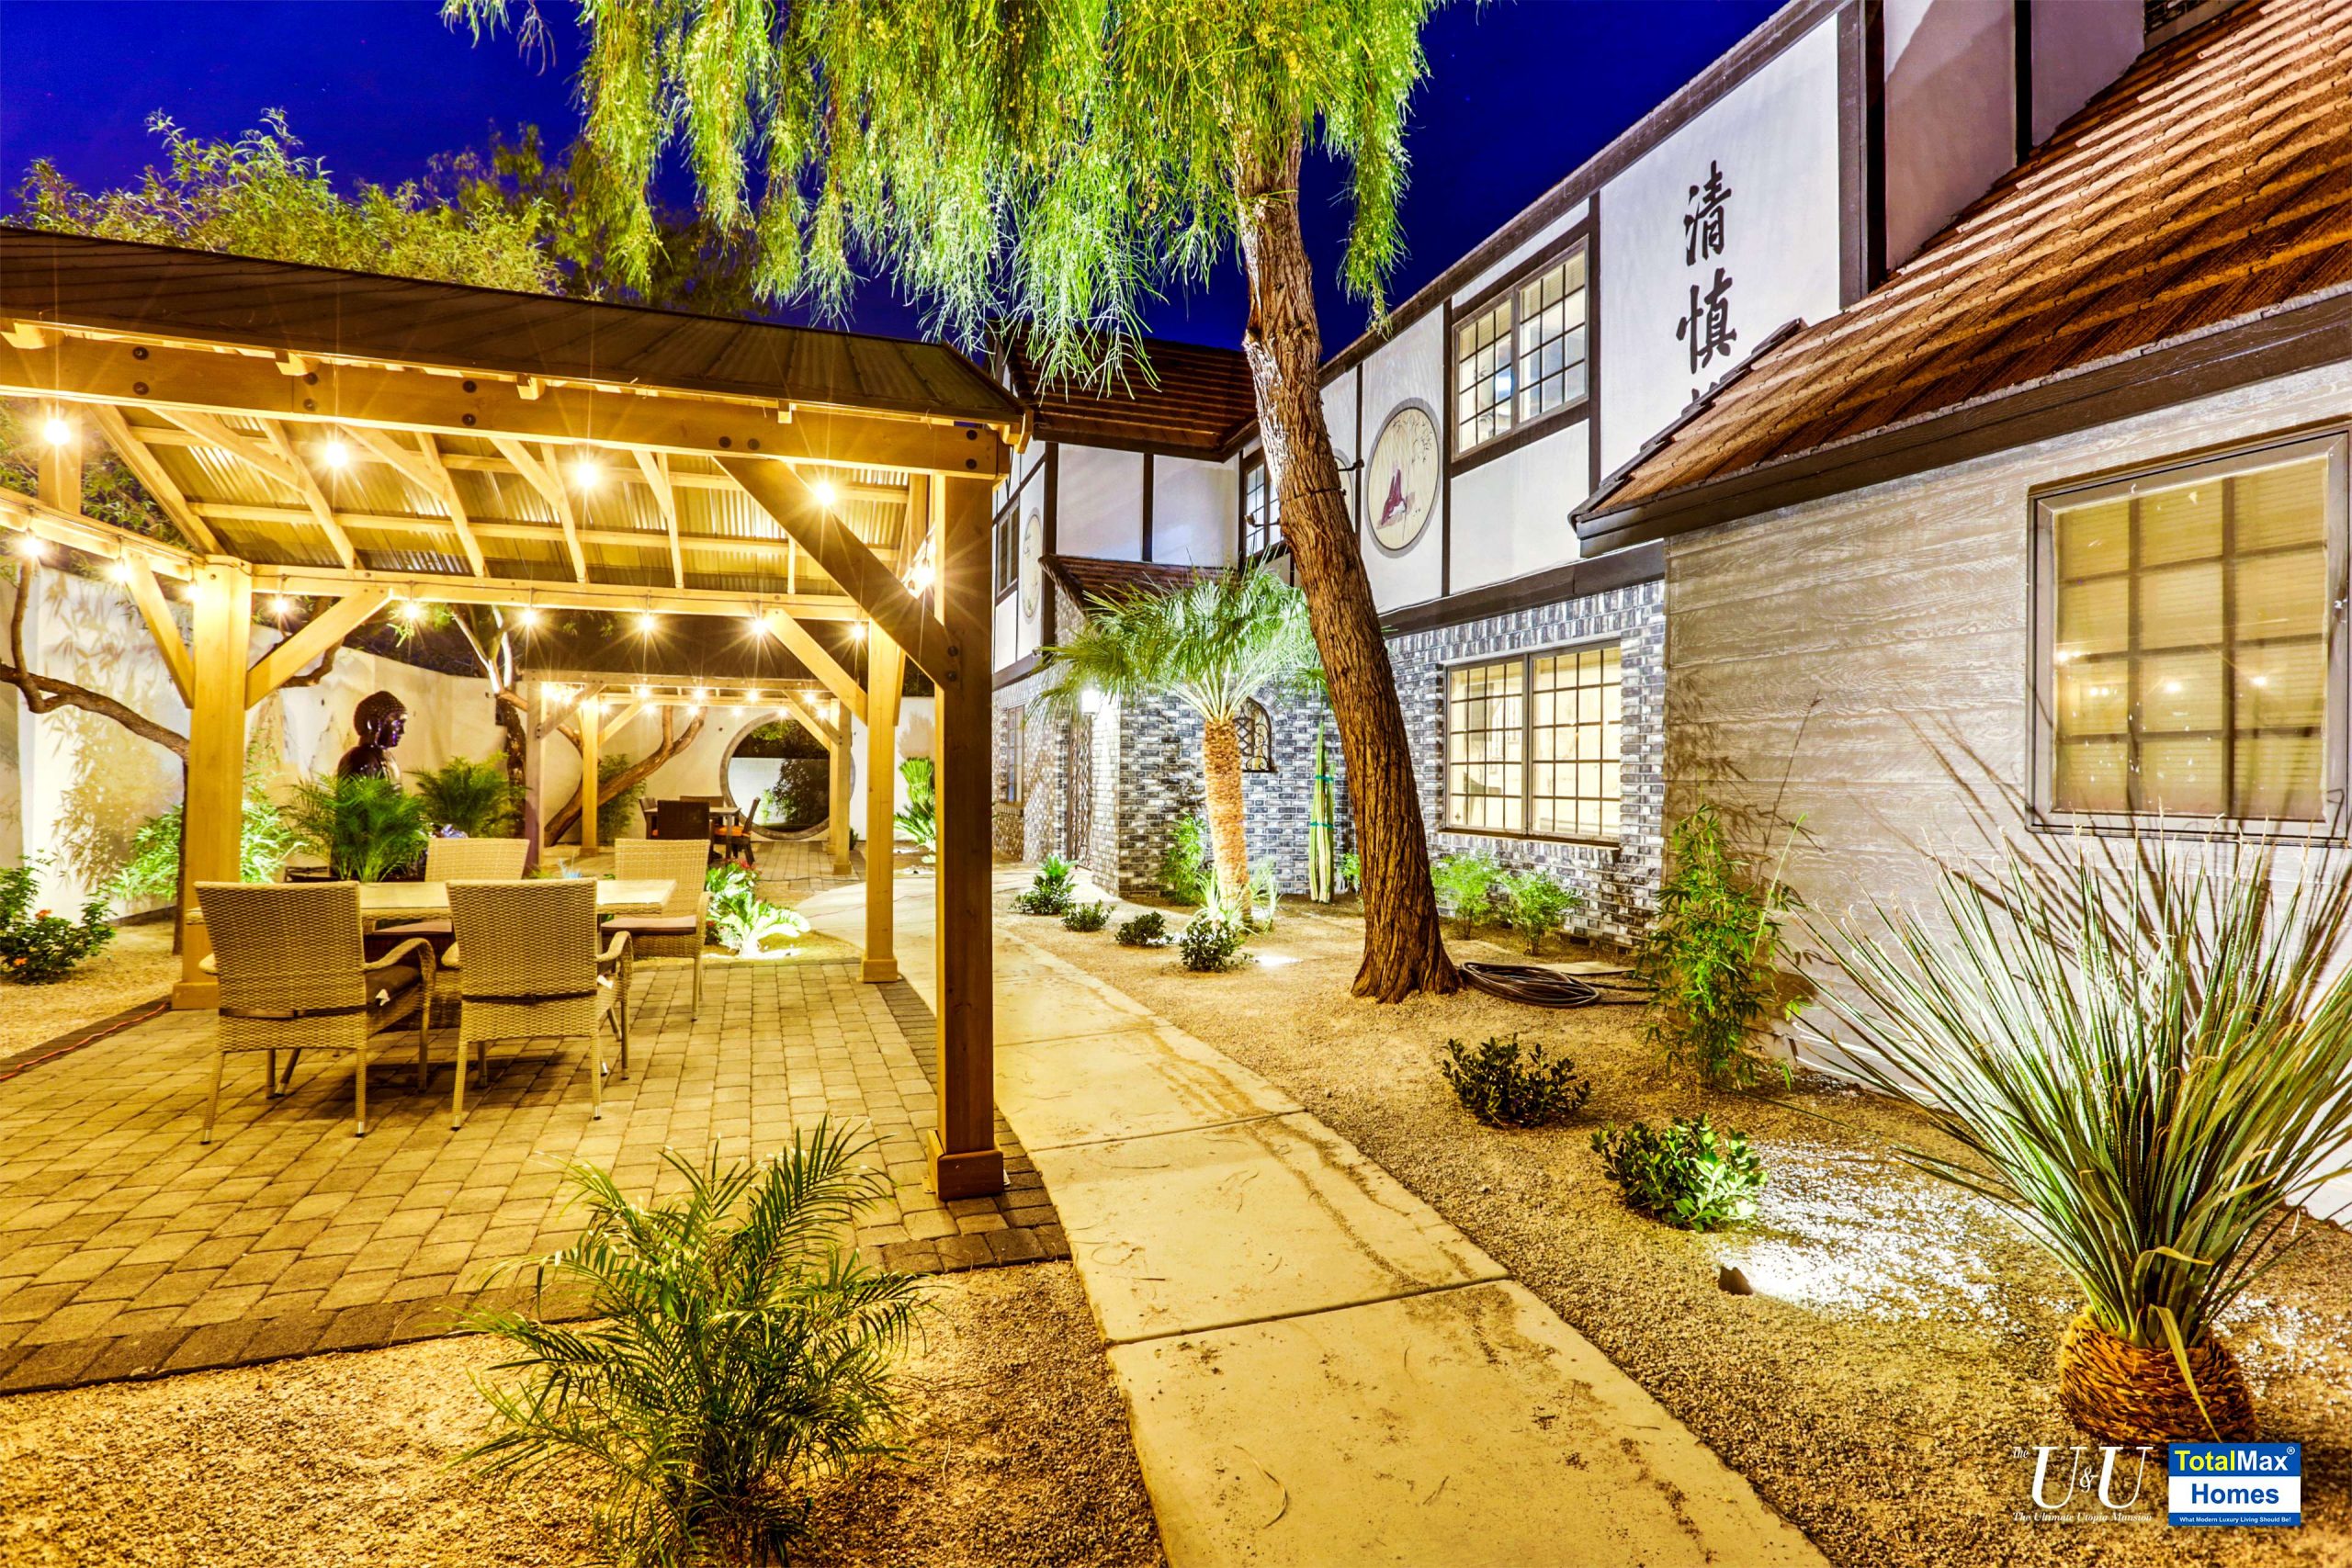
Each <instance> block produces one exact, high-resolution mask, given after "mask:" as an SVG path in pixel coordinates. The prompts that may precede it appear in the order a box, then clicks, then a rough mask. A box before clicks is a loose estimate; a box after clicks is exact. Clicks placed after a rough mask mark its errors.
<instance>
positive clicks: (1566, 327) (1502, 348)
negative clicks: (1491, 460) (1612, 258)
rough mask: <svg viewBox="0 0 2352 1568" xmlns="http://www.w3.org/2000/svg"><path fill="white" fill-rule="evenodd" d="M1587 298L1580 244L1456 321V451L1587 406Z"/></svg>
mask: <svg viewBox="0 0 2352 1568" xmlns="http://www.w3.org/2000/svg"><path fill="white" fill-rule="evenodd" d="M1585 298H1586V295H1585V252H1584V247H1583V246H1582V245H1578V246H1577V248H1576V249H1574V250H1572V251H1570V252H1569V253H1568V254H1566V255H1565V256H1563V257H1561V258H1560V259H1559V260H1558V261H1556V262H1554V263H1553V264H1551V265H1548V266H1546V267H1544V269H1543V270H1541V271H1539V272H1537V273H1536V274H1534V275H1533V276H1531V277H1528V278H1527V279H1525V280H1524V281H1522V282H1521V283H1518V284H1515V285H1513V286H1512V287H1510V288H1506V289H1504V290H1503V292H1502V294H1501V295H1500V296H1499V297H1498V298H1497V299H1495V300H1494V301H1493V302H1492V303H1490V304H1487V305H1485V306H1480V307H1474V309H1473V313H1472V314H1470V315H1468V316H1467V317H1465V318H1463V319H1459V320H1457V321H1456V322H1455V324H1454V329H1453V400H1454V401H1453V410H1454V412H1453V420H1454V424H1453V449H1454V450H1455V451H1456V452H1468V451H1471V450H1472V449H1474V448H1476V447H1478V446H1484V445H1485V444H1486V443H1487V442H1489V441H1492V440H1494V439H1496V438H1497V437H1498V436H1501V435H1506V434H1510V432H1511V431H1514V430H1520V429H1524V428H1526V427H1527V426H1529V425H1532V424H1535V423H1539V422H1541V421H1543V420H1544V419H1545V418H1547V417H1548V416H1550V415H1552V414H1555V413H1558V412H1561V411H1563V410H1566V409H1568V408H1572V407H1574V406H1575V405H1577V404H1579V403H1581V402H1583V401H1584V399H1585V367H1586V350H1585V341H1586V340H1585Z"/></svg>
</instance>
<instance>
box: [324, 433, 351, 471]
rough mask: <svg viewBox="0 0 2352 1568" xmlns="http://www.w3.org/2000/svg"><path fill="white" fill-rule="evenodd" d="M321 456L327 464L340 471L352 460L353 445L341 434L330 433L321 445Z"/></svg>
mask: <svg viewBox="0 0 2352 1568" xmlns="http://www.w3.org/2000/svg"><path fill="white" fill-rule="evenodd" d="M319 456H320V457H321V458H322V459H323V460H324V461H325V463H326V466H327V467H328V468H334V469H335V470H337V471H338V472H340V471H341V470H342V469H343V468H344V467H345V465H346V464H348V463H349V462H350V461H351V447H350V446H348V445H347V444H345V441H344V439H343V437H342V436H340V435H330V436H328V437H327V438H326V441H325V443H324V444H323V445H322V446H320V447H319Z"/></svg>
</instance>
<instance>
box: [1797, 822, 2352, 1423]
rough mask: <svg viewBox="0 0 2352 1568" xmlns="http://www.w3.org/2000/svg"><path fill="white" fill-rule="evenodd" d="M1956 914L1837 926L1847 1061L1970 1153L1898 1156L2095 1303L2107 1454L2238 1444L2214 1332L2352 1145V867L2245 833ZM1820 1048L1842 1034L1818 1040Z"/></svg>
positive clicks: (2058, 869)
mask: <svg viewBox="0 0 2352 1568" xmlns="http://www.w3.org/2000/svg"><path fill="white" fill-rule="evenodd" d="M1941 895H1942V896H1941V907H1942V911H1943V916H1944V921H1943V923H1942V924H1941V925H1940V926H1930V925H1929V924H1928V922H1926V921H1924V920H1922V919H1918V918H1917V917H1916V916H1914V915H1911V914H1907V913H1904V914H1891V913H1888V912H1887V911H1884V910H1882V911H1880V914H1879V925H1878V927H1877V928H1876V929H1874V930H1871V931H1863V932H1857V931H1854V930H1853V929H1851V928H1849V927H1840V926H1836V925H1829V924H1822V925H1819V926H1816V931H1817V933H1818V934H1819V935H1820V936H1821V937H1822V938H1823V944H1824V947H1825V949H1826V952H1827V953H1828V956H1829V958H1830V960H1831V962H1832V964H1834V966H1835V967H1836V968H1837V969H1838V971H1840V972H1841V973H1842V976H1843V977H1844V979H1845V980H1846V981H1847V982H1848V985H1847V986H1844V987H1840V986H1834V985H1833V986H1830V987H1825V988H1824V995H1823V1004H1824V1006H1825V1008H1826V1011H1827V1012H1828V1014H1829V1015H1830V1016H1832V1017H1834V1018H1836V1019H1837V1020H1838V1021H1840V1022H1841V1023H1842V1024H1843V1025H1844V1026H1845V1027H1844V1031H1843V1035H1844V1038H1841V1039H1838V1040H1837V1041H1836V1042H1835V1044H1836V1047H1837V1049H1838V1055H1839V1057H1840V1058H1841V1060H1842V1061H1843V1063H1844V1064H1845V1065H1847V1066H1850V1067H1851V1068H1852V1069H1853V1070H1855V1071H1858V1072H1859V1073H1860V1075H1861V1076H1862V1077H1865V1078H1867V1079H1868V1080H1870V1081H1871V1083H1872V1084H1874V1085H1875V1086H1876V1087H1878V1088H1880V1089H1883V1090H1885V1091H1886V1092H1888V1093H1890V1094H1894V1095H1897V1096H1900V1097H1902V1098H1903V1099H1905V1100H1910V1101H1911V1102H1912V1103H1913V1104H1914V1105H1916V1106H1917V1107H1918V1108H1919V1110H1920V1111H1922V1112H1923V1113H1925V1114H1926V1116H1927V1117H1928V1120H1929V1121H1931V1122H1934V1123H1935V1125H1936V1126H1937V1127H1939V1128H1940V1129H1941V1130H1942V1131H1943V1132H1944V1133H1945V1134H1949V1135H1950V1136H1951V1138H1952V1139H1953V1140H1954V1141H1955V1142H1956V1143H1958V1144H1959V1145H1960V1146H1961V1149H1962V1151H1963V1153H1962V1156H1961V1157H1957V1158H1951V1157H1946V1156H1941V1155H1937V1154H1932V1153H1928V1152H1926V1151H1924V1150H1919V1149H1912V1150H1908V1151H1906V1155H1907V1157H1908V1158H1909V1159H1911V1160H1912V1161H1913V1162H1914V1163H1915V1164H1917V1166H1918V1167H1919V1168H1922V1169H1924V1170H1926V1171H1928V1172H1929V1173H1931V1174H1933V1175H1935V1176H1938V1177H1939V1178H1942V1179H1945V1180H1948V1181H1951V1182H1953V1183H1955V1184H1957V1185H1959V1186H1961V1187H1962V1188H1965V1189H1966V1190H1970V1191H1972V1192H1975V1193H1978V1194H1980V1195H1982V1196H1983V1197H1985V1198H1986V1199H1989V1200H1991V1201H1993V1202H1994V1203H1996V1204H1997V1205H1999V1206H2000V1207H2002V1208H2003V1209H2005V1210H2007V1212H2008V1213H2010V1214H2011V1215H2012V1216H2013V1217H2015V1218H2016V1219H2017V1221H2018V1223H2019V1224H2021V1225H2023V1226H2024V1228H2025V1229H2026V1231H2027V1232H2028V1233H2029V1234H2030V1235H2031V1236H2032V1237H2033V1239H2034V1240H2035V1241H2037V1242H2038V1243H2039V1244H2040V1245H2041V1247H2043V1248H2044V1249H2045V1250H2046V1251H2048V1252H2049V1254H2050V1255H2051V1257H2052V1258H2054V1259H2055V1260H2056V1261H2057V1262H2058V1263H2059V1264H2060V1265H2061V1266H2062V1267H2063V1268H2064V1269H2065V1270H2066V1271H2067V1273H2069V1274H2070V1275H2072V1276H2073V1278H2074V1279H2075V1282H2076V1283H2077V1284H2078V1285H2079V1286H2080V1287H2081V1289H2082V1292H2083V1295H2084V1299H2085V1304H2084V1306H2083V1309H2082V1311H2081V1313H2080V1314H2079V1315H2077V1316H2076V1317H2075V1319H2074V1321H2073V1322H2072V1323H2071V1324H2070V1325H2068V1326H2067V1328H2066V1330H2065V1332H2064V1337H2063V1339H2062V1341H2061V1343H2060V1346H2059V1351H2058V1393H2059V1400H2060V1403H2061V1404H2063V1405H2064V1408H2065V1411H2066V1414H2067V1415H2068V1416H2070V1417H2071V1418H2072V1419H2073V1420H2074V1421H2075V1424H2076V1425H2078V1426H2079V1427H2083V1428H2084V1429H2085V1430H2086V1431H2088V1432H2090V1433H2092V1434H2094V1435H2095V1436H2097V1437H2099V1438H2104V1439H2107V1440H2109V1441H2111V1442H2119V1443H2143V1442H2162V1441H2164V1440H2166V1439H2189V1440H2210V1441H2221V1440H2242V1439H2245V1438H2251V1437H2253V1436H2254V1433H2255V1416H2254V1401H2253V1397H2252V1395H2251V1393H2250V1392H2249V1391H2248V1388H2247V1386H2246V1382H2245V1375H2244V1374H2243V1372H2241V1371H2240V1370H2239V1368H2238V1364H2237V1360H2236V1358H2235V1357H2234V1356H2233V1354H2232V1353H2231V1351H2230V1349H2229V1347H2228V1346H2227V1345H2225V1344H2223V1343H2222V1339H2221V1337H2219V1335H2218V1333H2217V1332H2216V1325H2217V1323H2218V1322H2219V1320H2220V1319H2221V1318H2222V1315H2223V1314H2225V1313H2226V1312H2227V1310H2228V1309H2229V1307H2230V1305H2231V1303H2233V1302H2235V1301H2236V1300H2237V1299H2238V1297H2239V1296H2240V1294H2242V1293H2243V1292H2245V1289H2246V1288H2247V1287H2248V1286H2249V1285H2251V1284H2252V1283H2253V1282H2254V1281H2255V1280H2256V1279H2257V1278H2259V1277H2260V1276H2261V1274H2262V1273H2263V1272H2264V1271H2265V1270H2267V1269H2269V1268H2270V1267H2272V1266H2273V1265H2275V1264H2276V1263H2277V1262H2278V1259H2279V1258H2280V1257H2281V1256H2282V1255H2283V1254H2284V1252H2285V1251H2286V1250H2287V1249H2288V1248H2289V1247H2292V1246H2293V1245H2294V1244H2295V1242H2296V1241H2297V1240H2299V1239H2300V1238H2301V1235H2302V1231H2301V1227H2300V1224H2299V1221H2300V1214H2299V1213H2298V1211H2297V1210H2296V1209H2295V1208H2294V1207H2293V1205H2294V1204H2296V1203H2297V1202H2299V1201H2306V1200H2308V1199H2309V1197H2310V1195H2311V1194H2312V1191H2313V1190H2315V1189H2316V1188H2317V1187H2319V1186H2320V1185H2321V1184H2322V1183H2324V1182H2325V1181H2328V1180H2330V1179H2334V1178H2335V1177H2336V1176H2339V1175H2341V1174H2343V1173H2344V1166H2343V1162H2344V1160H2345V1159H2346V1154H2345V1150H2346V1145H2347V1142H2348V1141H2352V1094H2347V1092H2346V1089H2347V1086H2352V972H2346V970H2344V969H2343V968H2342V967H2341V966H2339V965H2337V964H2335V963H2334V962H2333V961H2334V958H2335V954H2336V953H2337V952H2338V951H2339V947H2340V944H2341V942H2343V940H2344V938H2345V937H2346V934H2347V932H2346V924H2347V913H2348V912H2352V863H2346V862H2344V861H2342V860H2341V859H2340V858H2338V857H2335V856H2331V855H2329V854H2327V853H2326V852H2318V851H2314V852H2311V853H2310V854H2308V855H2306V856H2304V857H2303V858H2302V859H2301V860H2300V861H2299V862H2298V863H2296V864H2295V865H2294V866H2292V867H2282V866H2279V865H2277V864H2274V862H2273V855H2272V852H2271V851H2269V850H2268V849H2267V848H2262V847H2255V846H2249V845H2247V844H2245V843H2242V842H2239V841H2237V840H2218V841H2209V842H2203V843H2198V844H2193V845H2191V844H2183V843H2177V842H2166V841H2165V840H2161V839H2153V840H2141V841H2137V842H2135V843H2133V844H2132V845H2131V848H2130V849H2129V850H2128V851H2122V852H2115V853H2104V852H2098V851H2095V850H2093V849H2092V848H2090V847H2088V846H2087V845H2084V846H2078V847H2077V848H2076V849H2075V851H2074V852H2073V853H2072V854H2071V855H2068V856H2066V857H2064V858H2062V859H2061V860H2060V861H2059V862H2058V863H2056V864H2055V866H2054V867H2052V866H2047V865H2045V866H2037V865H2035V864H2033V863H2030V862H2029V861H2027V860H2026V859H2025V858H2024V857H2023V856H2022V855H2019V854H2016V853H2013V854H2012V855H2011V857H2010V860H2009V863H2008V865H2007V869H2006V870H2005V871H2004V872H2003V873H2002V874H2000V875H1999V876H1998V877H1996V878H1995V879H1993V880H1991V881H1989V882H1988V881H1982V880H1978V879H1975V878H1971V877H1968V876H1964V875H1961V874H1947V875H1946V876H1945V878H1944V879H1943V882H1942V887H1941ZM1822 1038H1823V1039H1824V1041H1827V1040H1828V1038H1829V1037H1828V1035H1827V1034H1826V1032H1825V1033H1824V1034H1823V1036H1822Z"/></svg>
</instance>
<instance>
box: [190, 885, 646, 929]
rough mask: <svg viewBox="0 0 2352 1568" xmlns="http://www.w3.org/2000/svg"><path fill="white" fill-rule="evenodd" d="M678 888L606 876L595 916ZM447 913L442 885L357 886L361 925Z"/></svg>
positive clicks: (193, 918)
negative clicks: (625, 880)
mask: <svg viewBox="0 0 2352 1568" xmlns="http://www.w3.org/2000/svg"><path fill="white" fill-rule="evenodd" d="M677 886H678V885H677V884H676V883H675V882H673V881H671V880H670V879H668V878H666V877H662V878H654V877H640V878H638V879H636V880H633V881H627V882H624V881H620V880H617V879H614V878H609V877H599V878H598V879H597V880H596V913H597V914H599V915H658V914H660V913H661V912H662V908H663V907H664V906H666V905H667V904H668V903H669V902H670V895H671V894H672V893H673V892H675V891H676V890H677ZM448 913H449V885H448V884H447V883H446V882H363V883H361V884H360V885H359V921H360V924H361V925H363V926H369V927H372V926H375V925H378V924H380V923H383V922H386V921H391V920H431V919H442V918H444V917H446V916H447V914H448ZM187 919H188V923H189V924H190V925H202V924H203V923H204V911H203V910H202V909H200V908H198V909H191V910H189V911H188V917H187Z"/></svg>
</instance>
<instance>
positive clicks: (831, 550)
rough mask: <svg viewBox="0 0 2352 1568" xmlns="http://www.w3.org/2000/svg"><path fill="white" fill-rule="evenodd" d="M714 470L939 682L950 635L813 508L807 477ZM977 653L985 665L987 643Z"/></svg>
mask: <svg viewBox="0 0 2352 1568" xmlns="http://www.w3.org/2000/svg"><path fill="white" fill-rule="evenodd" d="M718 466H719V467H720V468H723V469H725V470H726V471H727V472H728V473H729V475H731V476H733V478H734V479H735V481H736V482H737V483H738V484H740V485H741V486H742V487H743V490H744V492H745V493H746V494H748V495H749V496H751V498H752V500H753V501H755V502H758V503H759V505H760V508H761V510H763V511H764V512H765V513H767V514H768V515H769V516H770V517H773V518H775V523H776V526H778V527H780V528H782V529H783V530H784V531H785V533H786V535H787V536H790V537H791V538H792V539H793V540H794V541H795V542H796V543H797V544H798V545H799V546H800V547H801V548H802V549H804V550H807V551H808V552H809V555H811V556H813V557H814V558H816V561H817V564H818V565H819V566H820V567H821V568H822V569H823V570H824V572H825V575H826V576H828V577H830V578H831V579H832V580H833V581H834V582H836V583H838V584H839V585H840V586H841V588H842V592H846V593H847V594H848V595H849V596H850V597H851V598H852V599H854V600H855V601H856V602H857V604H858V605H859V606H860V607H861V608H862V609H864V610H865V613H866V615H867V616H869V617H870V618H871V619H872V620H873V621H874V623H875V624H876V626H879V627H881V629H882V631H883V634H884V635H885V636H887V637H889V638H890V640H891V641H893V642H895V643H897V644H898V645H899V647H900V648H903V649H906V650H907V656H908V657H909V658H910V659H912V660H914V661H915V663H916V664H918V665H919V666H921V667H922V671H923V673H925V674H926V675H929V676H930V677H931V678H932V679H933V680H934V681H936V680H940V679H942V678H943V674H944V671H946V670H947V668H948V666H949V662H950V660H951V658H952V657H954V656H953V654H952V652H951V648H950V645H951V643H952V642H953V640H954V639H953V637H951V636H950V635H949V634H948V633H947V631H946V629H945V628H944V626H942V625H941V624H940V623H939V622H938V621H936V620H933V618H932V616H931V614H930V612H928V611H927V610H925V609H924V608H923V606H922V601H920V600H918V599H917V598H916V597H915V596H914V595H913V594H911V593H909V592H907V590H906V585H905V584H903V583H901V582H900V581H899V579H898V574H897V573H895V572H893V571H892V570H890V569H889V568H888V567H887V566H885V565H883V564H882V562H881V560H880V559H879V558H876V556H875V554H874V552H873V551H872V550H871V549H869V548H867V547H866V546H865V541H864V540H862V539H860V538H858V537H857V536H856V535H854V534H853V533H851V532H850V530H849V528H848V527H847V525H844V524H843V523H842V521H841V519H840V518H838V517H835V516H834V515H833V514H832V513H831V512H830V511H828V510H827V509H825V508H823V507H820V506H819V505H818V504H817V498H816V497H815V496H814V495H813V494H812V493H810V491H809V481H808V480H807V479H803V478H802V477H801V476H800V475H799V474H797V473H796V472H795V471H794V470H793V469H792V468H791V466H790V465H789V464H785V463H773V462H763V461H761V460H760V459H758V458H754V457H721V458H720V459H719V460H718ZM979 654H980V659H981V660H982V661H983V662H985V661H986V659H987V644H986V642H985V640H984V641H983V642H982V644H981V647H980V650H979ZM983 684H985V682H983Z"/></svg>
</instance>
